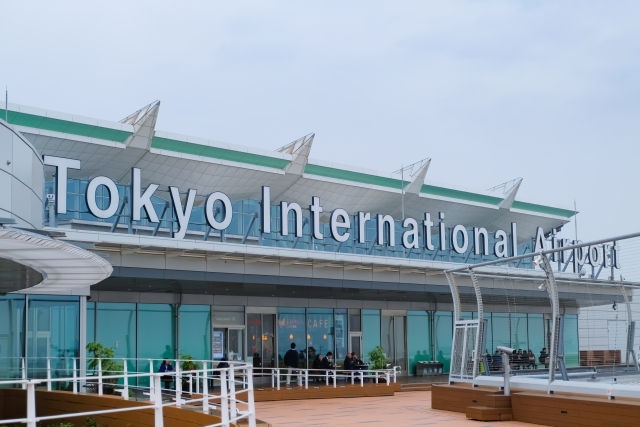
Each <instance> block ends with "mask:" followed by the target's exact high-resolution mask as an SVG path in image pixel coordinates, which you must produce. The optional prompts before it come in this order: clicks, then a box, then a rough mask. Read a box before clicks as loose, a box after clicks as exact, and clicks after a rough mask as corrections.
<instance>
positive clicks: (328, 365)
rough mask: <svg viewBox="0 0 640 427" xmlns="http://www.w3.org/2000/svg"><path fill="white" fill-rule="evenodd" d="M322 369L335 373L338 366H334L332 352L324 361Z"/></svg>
mask: <svg viewBox="0 0 640 427" xmlns="http://www.w3.org/2000/svg"><path fill="white" fill-rule="evenodd" d="M322 369H326V370H331V371H334V370H335V369H336V365H334V364H333V353H331V352H330V351H329V352H328V353H327V355H326V356H325V357H324V358H323V359H322Z"/></svg>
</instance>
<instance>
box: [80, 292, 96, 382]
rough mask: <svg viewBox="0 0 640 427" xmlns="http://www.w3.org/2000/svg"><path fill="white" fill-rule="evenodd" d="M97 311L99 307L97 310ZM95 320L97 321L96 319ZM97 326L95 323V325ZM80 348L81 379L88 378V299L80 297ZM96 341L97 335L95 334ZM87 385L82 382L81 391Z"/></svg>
mask: <svg viewBox="0 0 640 427" xmlns="http://www.w3.org/2000/svg"><path fill="white" fill-rule="evenodd" d="M95 311H97V306H96V310H94V314H95ZM94 320H95V319H94ZM94 325H95V323H94ZM79 326H80V330H79V332H80V348H79V349H78V356H79V357H80V360H79V362H80V366H79V368H80V369H79V372H80V378H86V377H87V297H86V296H81V297H80V325H79ZM94 332H95V331H94ZM94 339H95V334H94ZM84 384H85V380H81V381H80V389H81V390H82V386H83V385H84Z"/></svg>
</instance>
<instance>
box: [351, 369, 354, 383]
mask: <svg viewBox="0 0 640 427" xmlns="http://www.w3.org/2000/svg"><path fill="white" fill-rule="evenodd" d="M354 380H355V378H354V377H353V371H351V385H353V384H354V382H353V381H354Z"/></svg>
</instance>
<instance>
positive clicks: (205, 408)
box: [202, 362, 209, 414]
mask: <svg viewBox="0 0 640 427" xmlns="http://www.w3.org/2000/svg"><path fill="white" fill-rule="evenodd" d="M202 412H203V413H205V414H209V376H208V375H207V362H202Z"/></svg>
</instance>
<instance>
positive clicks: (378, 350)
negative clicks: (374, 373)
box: [369, 345, 387, 369]
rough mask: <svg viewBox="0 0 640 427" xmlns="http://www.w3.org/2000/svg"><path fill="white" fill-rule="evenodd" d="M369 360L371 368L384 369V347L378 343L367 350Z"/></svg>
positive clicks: (385, 365) (385, 362) (385, 361)
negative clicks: (371, 364)
mask: <svg viewBox="0 0 640 427" xmlns="http://www.w3.org/2000/svg"><path fill="white" fill-rule="evenodd" d="M369 361H370V362H371V363H373V369H384V368H386V367H387V358H386V357H385V355H384V349H383V348H382V347H380V346H379V345H378V346H376V347H375V348H374V349H373V350H371V351H370V352H369Z"/></svg>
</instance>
